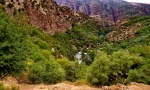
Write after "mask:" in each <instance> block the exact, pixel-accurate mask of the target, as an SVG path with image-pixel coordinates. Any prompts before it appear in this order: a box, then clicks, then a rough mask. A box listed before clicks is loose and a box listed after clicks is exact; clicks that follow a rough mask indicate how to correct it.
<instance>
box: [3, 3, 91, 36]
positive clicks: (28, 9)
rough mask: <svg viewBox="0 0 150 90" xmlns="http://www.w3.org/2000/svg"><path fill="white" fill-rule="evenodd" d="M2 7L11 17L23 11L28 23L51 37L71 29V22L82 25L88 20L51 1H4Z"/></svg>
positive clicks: (80, 14)
mask: <svg viewBox="0 0 150 90" xmlns="http://www.w3.org/2000/svg"><path fill="white" fill-rule="evenodd" d="M3 6H4V7H5V10H6V12H7V13H9V14H10V15H12V16H13V15H15V14H17V13H18V12H22V11H25V13H26V14H27V16H28V17H29V20H28V23H30V24H31V25H33V26H35V27H37V28H39V29H41V30H43V31H44V32H45V33H49V34H52V35H53V34H55V32H65V31H66V30H67V29H71V28H72V24H73V22H78V23H83V22H85V21H86V20H88V19H89V17H88V16H87V15H84V14H82V13H79V12H77V11H70V9H69V8H67V7H62V6H58V5H57V4H56V2H54V1H53V0H37V1H35V0H17V1H16V0H6V3H5V4H4V5H3Z"/></svg>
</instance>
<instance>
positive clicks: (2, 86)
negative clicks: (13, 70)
mask: <svg viewBox="0 0 150 90" xmlns="http://www.w3.org/2000/svg"><path fill="white" fill-rule="evenodd" d="M0 90H6V89H5V86H4V84H3V83H2V82H0Z"/></svg>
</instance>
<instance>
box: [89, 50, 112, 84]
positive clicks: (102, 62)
mask: <svg viewBox="0 0 150 90" xmlns="http://www.w3.org/2000/svg"><path fill="white" fill-rule="evenodd" d="M109 62H110V60H109V58H108V56H107V54H106V53H104V52H99V53H98V54H97V56H96V58H95V60H94V62H93V63H92V65H91V66H90V69H89V71H88V76H87V79H88V81H89V82H90V83H92V84H94V85H105V84H107V83H108V80H109V77H108V74H109V72H110V67H109Z"/></svg>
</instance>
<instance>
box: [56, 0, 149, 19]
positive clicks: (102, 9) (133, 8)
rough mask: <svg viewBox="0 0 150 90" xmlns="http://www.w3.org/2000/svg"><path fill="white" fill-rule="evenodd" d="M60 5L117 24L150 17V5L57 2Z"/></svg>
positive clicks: (84, 0)
mask: <svg viewBox="0 0 150 90" xmlns="http://www.w3.org/2000/svg"><path fill="white" fill-rule="evenodd" d="M55 1H56V2H57V3H58V4H59V5H62V6H68V7H69V8H70V9H71V10H78V11H80V12H83V13H85V14H88V15H91V16H93V15H99V16H100V17H101V19H105V20H110V21H113V22H116V21H118V20H120V19H123V18H129V17H133V16H139V15H150V5H148V4H140V3H129V2H126V1H123V0H55Z"/></svg>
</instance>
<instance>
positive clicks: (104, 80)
mask: <svg viewBox="0 0 150 90" xmlns="http://www.w3.org/2000/svg"><path fill="white" fill-rule="evenodd" d="M142 65H144V61H143V60H142V58H140V57H139V56H137V55H134V54H131V53H129V52H124V51H121V50H119V51H117V52H114V53H113V54H111V55H107V54H106V53H104V52H99V53H98V54H97V56H96V57H95V60H94V62H93V63H92V65H91V66H90V69H89V73H88V81H89V82H90V83H92V84H94V85H106V84H107V85H110V84H114V83H127V82H124V81H125V80H126V79H127V77H128V74H127V73H129V72H130V70H135V69H139V68H140V67H141V66H142Z"/></svg>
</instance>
